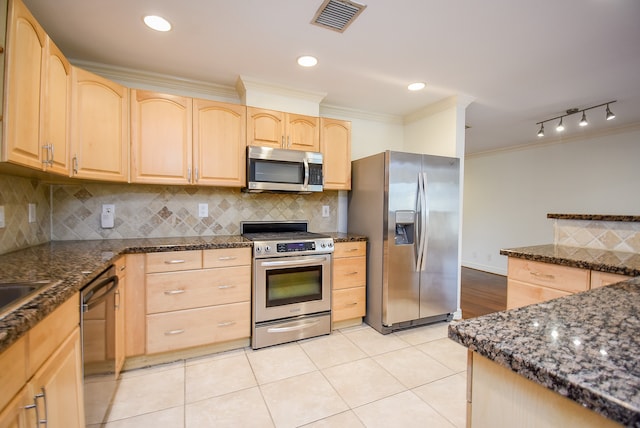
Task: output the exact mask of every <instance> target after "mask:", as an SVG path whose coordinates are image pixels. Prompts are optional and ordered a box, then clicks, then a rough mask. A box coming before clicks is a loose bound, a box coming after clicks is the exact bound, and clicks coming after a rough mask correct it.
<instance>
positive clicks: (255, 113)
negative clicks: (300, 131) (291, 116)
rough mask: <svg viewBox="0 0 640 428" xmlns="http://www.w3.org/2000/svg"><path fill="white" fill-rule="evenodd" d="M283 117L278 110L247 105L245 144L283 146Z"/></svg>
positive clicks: (277, 147) (278, 147)
mask: <svg viewBox="0 0 640 428" xmlns="http://www.w3.org/2000/svg"><path fill="white" fill-rule="evenodd" d="M284 119H285V118H284V113H282V112H280V111H274V110H266V109H261V108H256V107H247V146H264V147H273V148H276V149H280V148H283V147H284V143H285V134H284V132H285V120H284Z"/></svg>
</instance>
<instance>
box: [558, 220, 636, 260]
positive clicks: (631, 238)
mask: <svg viewBox="0 0 640 428" xmlns="http://www.w3.org/2000/svg"><path fill="white" fill-rule="evenodd" d="M554 235H555V238H554V241H555V244H556V245H566V246H569V247H582V248H596V249H601V250H612V251H623V252H630V253H640V223H638V222H624V221H596V220H564V219H557V220H555V224H554Z"/></svg>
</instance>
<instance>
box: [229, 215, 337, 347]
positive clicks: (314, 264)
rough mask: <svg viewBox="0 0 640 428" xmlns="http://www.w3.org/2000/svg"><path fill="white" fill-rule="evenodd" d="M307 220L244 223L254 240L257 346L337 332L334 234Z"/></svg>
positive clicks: (254, 340) (254, 337)
mask: <svg viewBox="0 0 640 428" xmlns="http://www.w3.org/2000/svg"><path fill="white" fill-rule="evenodd" d="M307 225H308V224H307V222H306V221H296V222H242V223H241V224H240V227H241V230H242V236H244V237H245V238H247V239H249V240H251V241H253V259H254V260H253V302H252V334H251V347H252V348H254V349H257V348H263V347H265V346H271V345H276V344H279V343H285V342H291V341H294V340H299V339H305V338H308V337H314V336H319V335H322V334H329V333H331V257H332V253H333V239H332V238H331V237H329V236H326V235H320V234H317V233H310V232H308V231H307Z"/></svg>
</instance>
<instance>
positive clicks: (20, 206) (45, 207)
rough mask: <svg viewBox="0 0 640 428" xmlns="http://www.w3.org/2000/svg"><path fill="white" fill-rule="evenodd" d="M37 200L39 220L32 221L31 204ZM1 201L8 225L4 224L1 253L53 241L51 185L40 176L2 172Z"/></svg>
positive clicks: (1, 236) (0, 182) (1, 229)
mask: <svg viewBox="0 0 640 428" xmlns="http://www.w3.org/2000/svg"><path fill="white" fill-rule="evenodd" d="M29 204H36V221H35V223H29V217H28V209H29V208H28V205H29ZM0 205H2V206H4V221H5V227H3V228H0V254H4V253H8V252H10V251H13V250H17V249H20V248H26V247H29V246H31V245H37V244H42V243H44V242H47V241H49V236H50V234H49V231H50V224H51V222H50V217H49V211H50V202H49V186H48V185H46V184H42V183H40V182H39V181H38V180H36V179H29V178H22V177H14V176H10V175H3V174H0Z"/></svg>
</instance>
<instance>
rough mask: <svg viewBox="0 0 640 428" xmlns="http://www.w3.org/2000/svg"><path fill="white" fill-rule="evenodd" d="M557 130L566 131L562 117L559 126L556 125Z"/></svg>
mask: <svg viewBox="0 0 640 428" xmlns="http://www.w3.org/2000/svg"><path fill="white" fill-rule="evenodd" d="M556 131H558V132H562V131H564V125H563V124H562V118H560V122H558V126H556Z"/></svg>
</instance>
